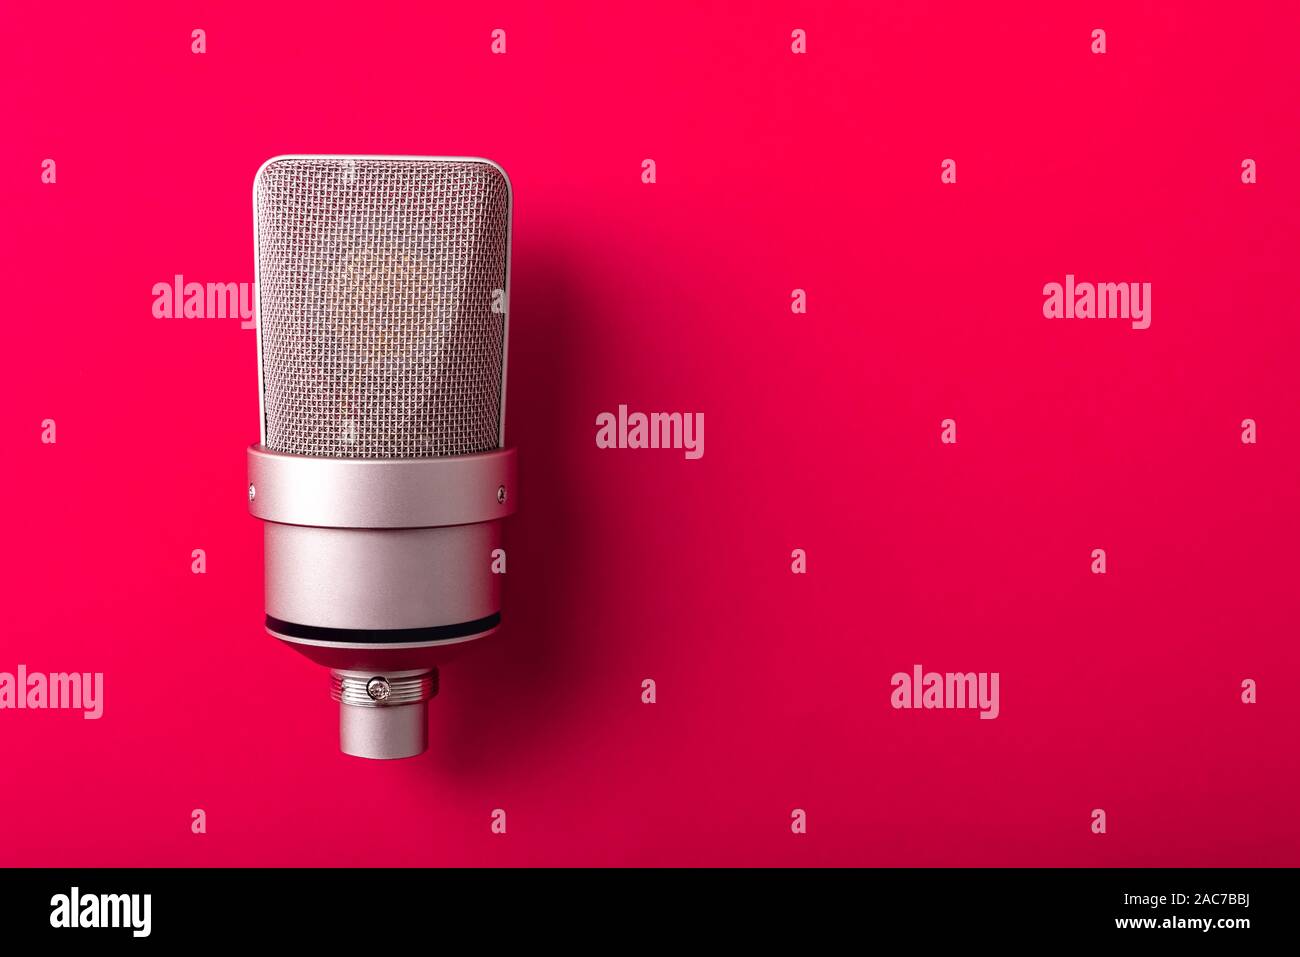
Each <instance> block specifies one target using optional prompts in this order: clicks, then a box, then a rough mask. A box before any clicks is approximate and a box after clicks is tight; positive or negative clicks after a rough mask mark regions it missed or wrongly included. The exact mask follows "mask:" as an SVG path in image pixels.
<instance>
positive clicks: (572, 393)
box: [424, 247, 594, 779]
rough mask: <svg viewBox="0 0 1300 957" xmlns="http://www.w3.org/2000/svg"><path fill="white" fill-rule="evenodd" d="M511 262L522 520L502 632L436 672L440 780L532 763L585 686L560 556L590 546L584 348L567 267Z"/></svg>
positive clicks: (514, 523)
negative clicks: (579, 453) (581, 457)
mask: <svg viewBox="0 0 1300 957" xmlns="http://www.w3.org/2000/svg"><path fill="white" fill-rule="evenodd" d="M512 259H513V260H514V262H513V263H512V270H513V272H512V276H511V290H510V326H509V344H508V349H509V351H508V356H507V383H506V429H505V436H506V444H507V445H514V446H516V447H517V448H518V449H519V484H520V488H519V511H518V512H516V513H515V514H514V515H513V516H512V517H510V518H509V519H507V520H506V526H505V550H506V580H505V582H504V598H503V604H502V615H501V618H502V625H501V628H500V629H499V630H498V631H497V633H496V634H494V635H492V636H490V637H488V638H484V639H481V640H479V641H475V642H472V643H471V644H470V645H469V646H467V647H466V649H465V651H464V653H463V654H462V655H460V656H459V657H457V658H455V660H453V661H452V662H450V663H449V664H448V665H447V666H446V667H445V668H443V669H441V672H440V676H439V677H440V681H439V684H440V686H441V688H442V691H441V692H440V693H439V694H438V695H437V696H436V697H435V698H434V699H433V701H431V702H430V706H429V751H428V754H427V755H426V757H425V759H424V760H426V761H427V762H428V767H430V768H431V769H432V770H433V771H434V773H435V774H436V775H437V776H438V777H439V778H440V779H445V778H446V777H448V776H449V775H454V776H463V777H466V778H471V777H474V776H476V775H477V774H478V773H479V772H480V771H487V772H489V773H491V774H492V775H493V776H494V777H498V776H499V775H500V773H501V771H502V769H503V768H509V767H510V766H511V765H512V764H520V763H527V762H528V755H530V754H531V755H535V754H536V753H537V752H538V751H539V750H541V749H544V748H545V744H544V741H545V739H547V737H548V735H549V732H550V729H551V728H552V721H551V715H554V714H557V713H563V712H565V711H567V710H569V709H567V708H565V707H564V706H563V700H562V699H572V697H573V696H574V695H581V694H582V693H583V689H582V687H581V683H582V682H583V681H584V680H585V677H584V675H585V670H584V669H583V668H582V667H580V666H579V662H578V659H579V656H578V654H577V650H576V647H575V644H574V637H575V624H576V623H577V622H579V621H581V620H582V612H581V608H582V606H581V605H580V602H581V601H582V592H583V586H582V582H580V581H577V580H576V576H575V575H573V574H572V572H571V571H569V570H568V569H569V568H570V567H571V566H570V563H569V562H568V561H567V560H566V557H567V555H569V554H581V551H580V550H584V549H586V548H588V547H589V543H588V539H589V538H590V534H589V531H588V529H587V528H586V527H585V525H584V521H583V510H582V508H581V507H580V505H579V503H578V502H577V501H576V500H575V495H576V492H575V490H577V489H580V488H582V487H583V483H581V482H579V481H576V479H577V476H576V475H575V474H574V473H575V472H576V468H577V466H576V463H575V461H574V455H573V454H572V451H571V450H572V449H573V448H574V447H575V439H576V437H577V436H578V435H579V434H581V429H582V424H583V420H584V413H583V411H582V405H581V401H580V398H579V396H578V395H577V393H576V388H575V386H576V384H577V383H579V382H581V381H583V378H584V367H586V366H587V365H588V364H589V363H590V362H591V361H592V360H591V356H590V355H587V354H584V347H585V348H586V349H588V350H589V347H590V343H589V342H588V343H581V342H580V341H579V340H580V335H579V328H578V321H577V319H576V318H575V317H577V316H578V315H579V311H578V310H579V309H580V308H581V306H580V304H579V303H577V302H575V301H574V297H573V293H572V290H571V288H570V285H569V284H568V283H567V282H566V275H565V271H564V264H563V263H562V262H559V261H557V260H556V259H555V258H554V256H552V255H548V254H547V251H546V249H545V247H537V248H532V249H528V248H525V249H522V250H521V249H519V248H518V247H516V249H515V250H514V251H513V254H512ZM593 421H594V420H593ZM566 450H570V451H569V452H568V453H567V454H566ZM521 755H522V758H520V756H521ZM517 758H520V760H516V759H517Z"/></svg>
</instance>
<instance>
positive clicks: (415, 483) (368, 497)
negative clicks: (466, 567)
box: [248, 445, 519, 528]
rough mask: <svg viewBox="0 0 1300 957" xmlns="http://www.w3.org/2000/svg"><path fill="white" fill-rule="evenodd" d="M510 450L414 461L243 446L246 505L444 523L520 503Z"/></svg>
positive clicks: (339, 520) (273, 516) (336, 519)
mask: <svg viewBox="0 0 1300 957" xmlns="http://www.w3.org/2000/svg"><path fill="white" fill-rule="evenodd" d="M518 468H519V467H518V456H517V455H516V453H515V450H514V449H512V448H511V449H493V450H492V451H491V452H481V453H479V454H478V455H445V456H433V457H429V458H412V459H344V458H326V457H319V456H312V455H290V454H288V453H285V452H276V451H273V450H272V449H268V448H266V447H264V446H261V445H251V446H249V448H248V486H249V487H248V510H249V511H250V512H252V513H253V515H254V516H255V517H257V518H260V519H263V520H264V521H268V522H279V523H280V524H282V525H311V526H315V527H317V528H442V527H445V526H447V525H473V524H476V523H478V522H494V521H497V520H499V519H503V518H505V517H506V516H507V515H512V514H514V512H515V510H516V509H517V508H518V504H519V495H518V487H517V486H518V484H519V483H518V481H517V479H518V474H519V473H518Z"/></svg>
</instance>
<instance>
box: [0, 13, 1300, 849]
mask: <svg viewBox="0 0 1300 957" xmlns="http://www.w3.org/2000/svg"><path fill="white" fill-rule="evenodd" d="M137 6H138V5H137ZM550 6H551V9H546V10H543V9H538V7H539V5H536V4H526V3H508V4H493V5H492V6H491V8H490V9H488V8H486V7H485V8H484V9H482V10H471V9H470V6H469V5H451V6H449V7H448V8H446V9H441V8H435V7H434V6H433V5H428V4H415V3H412V4H408V5H406V6H405V7H404V8H402V9H400V10H398V9H394V8H392V7H390V5H388V4H383V3H377V4H362V5H357V4H346V5H336V6H334V7H332V8H331V7H329V6H328V5H322V4H318V3H302V2H280V3H274V4H265V3H263V4H256V5H252V4H248V5H243V6H239V5H232V4H226V3H220V4H219V3H205V4H175V3H166V4H164V3H157V4H152V5H148V6H147V7H140V8H137V9H129V8H126V7H121V6H119V7H118V8H108V7H105V6H104V5H102V4H64V5H61V6H58V7H51V6H49V5H44V6H42V5H39V4H23V5H18V4H10V5H8V6H7V7H6V9H5V12H4V14H3V18H4V23H3V26H4V30H3V40H0V43H2V44H3V47H2V48H0V54H2V55H0V80H2V81H3V86H4V88H5V89H6V90H7V91H9V95H8V96H7V97H6V100H5V103H4V105H3V110H4V113H3V128H4V139H5V143H6V148H5V149H4V150H3V151H0V167H2V168H0V182H2V183H3V197H4V200H3V201H4V203H5V209H4V210H3V212H4V220H5V222H6V224H7V225H8V226H10V227H11V228H9V229H6V230H5V231H4V233H5V235H4V237H3V244H4V245H3V250H2V252H3V260H4V262H5V266H6V272H7V276H6V281H5V286H4V290H5V298H6V302H5V306H6V308H5V314H6V322H5V333H6V355H7V362H6V371H5V375H4V376H3V383H2V384H0V390H3V391H2V392H0V400H2V401H0V417H2V418H0V424H2V425H3V433H2V434H3V437H4V439H3V441H4V450H5V468H4V470H3V476H4V477H3V482H4V492H5V495H4V501H5V502H6V503H7V505H8V521H7V528H6V532H7V534H6V536H5V539H6V548H5V549H4V559H3V561H4V568H3V576H4V577H3V580H4V595H5V600H4V606H5V620H4V622H3V624H2V625H0V670H3V671H14V670H15V669H16V667H17V665H18V664H20V663H22V664H26V665H27V667H28V668H29V669H30V670H33V671H41V670H44V671H63V670H77V671H103V672H104V673H105V685H106V687H105V713H104V717H103V718H102V719H101V720H99V721H85V720H83V719H82V717H81V716H80V714H79V713H69V712H55V711H46V712H34V711H22V712H19V711H4V712H0V764H2V766H3V786H0V832H2V833H3V839H2V840H0V863H6V864H27V865H32V864H85V865H110V864H124V865H138V864H221V865H224V864H278V865H299V864H307V865H318V864H319V865H326V864H542V863H549V864H622V863H639V864H775V863H780V864H830V863H835V864H889V865H894V864H902V865H913V864H915V865H935V864H954V865H975V864H994V865H1010V864H1036V865H1047V864H1051V865H1057V864H1061V865H1094V864H1097V865H1100V864H1123V865H1194V864H1205V865H1227V864H1235V865H1253V864H1273V865H1280V864H1288V865H1295V864H1300V854H1298V853H1297V851H1298V850H1300V826H1298V825H1297V823H1296V820H1297V819H1296V816H1295V813H1294V809H1295V800H1296V783H1297V771H1298V768H1297V757H1296V740H1297V731H1298V730H1300V728H1298V723H1300V722H1298V716H1300V713H1298V711H1297V705H1296V701H1297V691H1300V687H1298V686H1300V654H1298V653H1297V651H1296V612H1297V597H1296V590H1295V587H1294V586H1295V582H1296V573H1297V564H1298V563H1300V559H1298V558H1297V554H1296V549H1295V540H1296V533H1297V520H1298V518H1300V509H1298V508H1297V504H1296V490H1297V480H1298V479H1300V475H1298V474H1297V473H1298V472H1300V457H1298V454H1297V449H1298V448H1300V444H1298V440H1300V435H1298V431H1300V426H1298V424H1297V414H1296V413H1297V403H1296V396H1295V383H1296V375H1295V369H1296V363H1297V355H1298V350H1297V347H1298V346H1300V335H1298V334H1297V315H1296V308H1295V303H1296V294H1295V290H1294V287H1293V280H1292V275H1291V271H1290V269H1289V268H1288V267H1289V266H1290V264H1292V263H1294V262H1295V260H1296V256H1297V252H1298V250H1297V245H1298V243H1300V239H1298V237H1300V230H1298V229H1297V225H1300V224H1298V223H1297V218H1298V216H1300V195H1297V194H1298V192H1300V190H1298V189H1297V181H1298V180H1297V177H1298V173H1300V171H1298V170H1297V157H1298V156H1300V125H1298V124H1297V123H1296V114H1295V104H1296V92H1297V84H1296V73H1295V50H1296V44H1297V38H1298V31H1297V27H1298V26H1300V13H1297V9H1298V8H1297V7H1296V5H1295V4H1294V3H1264V4H1256V5H1251V6H1250V7H1248V8H1246V7H1240V6H1233V5H1228V4H1205V3H1173V2H1169V3H1133V2H1123V3H1054V4H1050V5H1042V4H1025V5H1023V6H1015V7H1004V8H1003V9H1001V10H988V9H980V8H979V6H980V5H969V4H958V3H928V4H896V5H889V6H888V8H885V9H867V10H863V9H861V8H860V5H858V4H848V3H842V4H834V5H817V6H816V8H808V9H801V8H800V7H799V6H798V5H795V4H777V3H763V4H753V3H735V4H730V5H705V6H701V5H698V4H694V3H691V4H686V3H682V4H676V5H672V4H651V5H640V6H636V7H634V8H629V9H628V11H627V12H625V13H623V12H619V11H618V9H617V7H611V6H610V5H608V4H588V5H585V6H581V7H578V6H560V5H550ZM196 27H197V28H202V29H205V30H206V31H207V42H208V52H207V53H206V54H205V55H202V56H198V55H194V54H192V53H191V52H190V31H191V30H192V29H194V28H196ZM498 27H500V28H503V29H505V30H506V31H507V36H508V53H507V54H506V55H505V56H494V55H492V54H491V53H490V50H489V43H490V32H491V31H492V30H493V29H494V28H498ZM794 28H803V29H805V30H807V31H808V47H809V52H808V54H807V55H806V56H795V55H793V54H792V53H791V52H790V31H791V30H792V29H794ZM1094 28H1103V29H1105V30H1106V31H1107V42H1108V52H1107V53H1106V54H1105V55H1094V54H1092V53H1091V52H1090V44H1091V39H1090V34H1091V31H1092V30H1093V29H1094ZM311 152H321V153H379V154H416V155H428V154H433V155H448V154H452V155H454V154H469V155H483V156H488V157H491V158H493V159H495V160H497V161H498V162H500V163H501V164H502V165H503V166H504V167H505V168H506V169H507V170H508V171H509V173H510V175H511V177H512V180H513V183H514V189H515V222H514V250H513V275H512V284H513V290H512V302H511V307H512V310H511V341H510V382H509V409H508V416H507V429H506V431H507V439H508V441H510V442H511V443H513V444H516V445H517V446H518V447H519V449H520V451H521V456H522V469H523V487H522V494H521V498H520V501H521V507H522V511H521V512H520V514H519V515H518V516H516V517H515V518H514V519H512V520H511V521H510V523H509V525H508V528H507V543H508V549H509V575H508V579H507V583H506V605H505V620H506V625H505V627H504V628H503V629H502V631H501V632H500V633H499V634H498V635H496V636H495V637H493V638H492V639H489V640H488V641H487V642H484V643H483V644H481V645H480V646H479V647H477V648H476V649H474V650H473V652H472V653H467V654H466V655H465V656H464V657H462V658H461V659H460V660H459V661H457V662H456V663H454V664H453V665H450V666H448V667H447V668H446V669H445V670H444V672H443V675H442V689H443V690H442V692H441V694H440V695H439V697H438V698H437V699H436V700H435V702H434V703H433V706H432V720H431V742H432V743H431V748H430V751H429V753H428V754H427V755H425V756H424V757H422V758H420V759H416V760H411V761H403V762H393V763H368V762H364V761H359V760H356V759H351V758H348V757H345V756H343V755H341V754H339V753H338V752H337V750H336V749H337V736H336V728H335V722H336V718H335V708H336V706H335V705H334V704H333V703H332V702H331V701H330V700H329V698H328V694H327V677H326V673H325V671H324V670H323V669H320V668H318V667H316V666H314V665H311V664H310V663H308V662H307V661H306V660H305V659H302V658H300V657H299V656H297V655H296V654H294V653H292V652H291V651H289V650H287V649H285V648H283V647H280V646H279V645H278V644H277V643H276V642H275V641H273V640H272V639H271V638H269V637H268V636H266V635H265V634H264V633H263V631H262V628H261V616H262V614H263V606H262V601H261V587H262V565H261V528H260V525H259V523H258V522H256V521H255V520H253V519H252V518H250V517H249V516H248V514H247V505H246V501H245V475H244V469H245V464H244V448H245V446H246V445H247V444H248V443H249V442H251V441H254V440H255V439H256V438H257V394H256V374H255V359H254V334H253V333H252V332H251V331H247V330H243V329H241V328H240V324H239V321H238V320H235V319H228V320H185V319H176V320H164V319H155V318H154V317H153V316H152V314H151V305H152V294H151V288H152V286H153V284H154V283H156V282H168V281H170V280H171V277H172V276H173V275H174V274H176V273H182V274H184V275H185V277H186V278H187V280H193V281H198V282H235V281H242V282H250V281H252V278H253V259H252V224H251V201H250V191H251V184H252V178H253V174H254V172H255V171H256V169H257V167H258V166H259V165H260V164H261V163H262V161H263V160H265V159H267V158H268V157H270V156H273V155H276V154H280V153H311ZM47 157H48V158H53V159H55V160H56V162H57V164H58V166H57V170H58V180H57V183H56V184H55V185H45V184H42V183H41V181H40V164H41V161H42V160H43V159H45V158H47ZM1247 157H1249V158H1252V159H1254V160H1256V161H1257V163H1258V169H1259V182H1258V183H1257V184H1256V185H1244V184H1243V183H1242V182H1241V178H1240V172H1241V161H1242V160H1243V159H1244V158H1247ZM645 158H653V159H654V160H656V162H657V164H658V182H657V183H656V184H654V185H652V186H648V185H644V184H642V183H641V181H640V172H641V161H642V160H643V159H645ZM945 158H953V159H955V160H956V161H957V166H958V182H957V184H956V185H943V184H941V183H940V163H941V162H942V160H943V159H945ZM1067 272H1072V273H1074V274H1076V275H1077V276H1078V277H1079V279H1080V280H1090V281H1137V282H1142V281H1145V282H1151V283H1152V285H1153V290H1152V307H1153V312H1152V325H1151V328H1150V329H1148V330H1145V331H1136V330H1133V329H1131V328H1130V327H1129V324H1128V323H1126V322H1120V321H1107V322H1103V321H1095V322H1088V321H1064V320H1060V321H1053V320H1048V319H1045V318H1044V317H1043V315H1042V301H1043V297H1042V287H1043V284H1044V283H1046V282H1051V281H1055V282H1062V281H1063V280H1064V276H1065V274H1066V273H1067ZM795 288H803V289H806V290H807V291H808V301H809V312H808V314H807V315H806V316H797V315H792V314H791V311H790V306H789V303H790V292H791V290H792V289H795ZM619 403H627V404H628V405H629V406H630V407H631V408H632V409H634V410H642V411H647V412H649V411H658V410H665V411H702V412H704V413H705V418H706V432H705V438H706V451H705V455H704V458H703V459H701V460H699V461H687V460H686V459H685V458H684V457H683V456H682V454H681V453H680V452H673V451H602V450H598V449H597V448H596V445H595V441H594V436H595V428H594V421H595V416H596V415H597V414H598V413H599V412H602V411H613V410H615V409H616V408H617V406H618V404H619ZM947 417H952V418H954V419H956V421H957V423H958V439H959V441H958V444H957V445H956V446H946V445H941V444H940V442H939V432H940V427H939V423H940V421H941V420H942V419H944V418H947ZM1246 417H1250V418H1254V419H1255V420H1256V421H1257V422H1258V423H1259V442H1258V444H1257V445H1253V446H1252V445H1244V444H1243V443H1242V442H1241V440H1240V432H1241V430H1240V423H1241V420H1242V419H1243V418H1246ZM45 418H53V419H55V420H56V421H57V423H58V425H57V428H58V442H57V444H56V445H52V446H51V445H43V444H41V442H40V432H41V426H40V423H41V420H42V419H45ZM194 548H203V549H205V550H206V551H207V556H208V572H207V574H206V575H194V574H191V572H190V562H191V558H190V553H191V550H192V549H194ZM793 548H804V549H806V550H807V552H808V562H809V565H808V569H809V570H808V574H807V575H806V576H797V575H792V574H791V572H790V552H791V550H792V549H793ZM1094 548H1105V549H1106V550H1107V553H1108V564H1109V572H1108V574H1106V575H1105V576H1099V575H1093V574H1091V573H1090V571H1089V566H1090V562H1091V552H1092V549H1094ZM917 663H920V664H922V665H924V666H925V668H926V669H927V670H928V669H934V670H938V671H951V670H960V671H966V670H974V671H997V672H999V673H1000V674H1001V692H1002V693H1001V712H1002V713H1001V716H1000V717H999V718H998V719H997V720H995V721H987V720H985V721H981V720H978V719H977V718H976V717H975V713H974V712H969V711H919V712H918V711H895V710H893V709H892V708H891V707H890V705H889V692H890V687H889V679H890V676H891V675H892V674H893V673H894V672H896V671H910V669H911V667H912V665H914V664H917ZM647 677H650V678H654V679H655V680H656V681H657V682H658V703H657V704H655V705H653V706H649V705H644V704H642V703H641V700H640V692H641V681H642V679H644V678H647ZM1245 678H1252V679H1254V680H1256V681H1257V682H1258V686H1259V703H1258V704H1256V705H1245V704H1243V703H1242V702H1241V701H1240V686H1241V682H1242V680H1243V679H1245ZM194 808H202V809H204V810H205V811H206V812H207V815H208V833H206V834H203V835H195V834H192V833H191V830H190V820H191V818H190V815H191V810H192V809H194ZM494 808H503V809H505V810H506V811H507V814H508V833H507V834H506V835H504V836H500V835H493V834H491V833H490V829H489V825H490V814H491V812H492V810H493V809H494ZM794 808H803V809H805V810H806V811H807V812H808V833H807V834H806V835H795V834H792V833H791V829H790V814H791V811H792V809H794ZM1093 808H1103V809H1105V810H1106V812H1107V815H1108V833H1106V834H1105V835H1095V834H1093V833H1092V832H1091V830H1090V823H1091V818H1090V814H1091V811H1092V809H1093Z"/></svg>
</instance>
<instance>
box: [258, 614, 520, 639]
mask: <svg viewBox="0 0 1300 957" xmlns="http://www.w3.org/2000/svg"><path fill="white" fill-rule="evenodd" d="M499 624H501V612H499V611H498V612H493V613H492V614H490V615H488V616H487V617H486V618H480V619H478V620H477V621H463V622H461V623H460V624H457V625H438V626H436V627H433V628H321V627H318V626H316V625H299V624H297V623H295V622H292V621H281V620H280V619H279V618H272V617H271V616H270V615H267V616H266V627H267V628H268V629H270V630H271V631H273V632H275V633H276V634H277V635H284V636H285V637H286V638H302V639H304V640H306V641H336V642H339V643H341V644H362V643H364V644H375V645H385V644H398V643H405V642H416V641H450V640H451V639H453V638H464V637H466V636H468V635H477V634H478V633H479V632H483V631H487V630H489V629H491V628H495V627H496V626H497V625H499Z"/></svg>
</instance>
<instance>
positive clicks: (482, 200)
mask: <svg viewBox="0 0 1300 957" xmlns="http://www.w3.org/2000/svg"><path fill="white" fill-rule="evenodd" d="M510 213H511V190H510V181H509V180H508V179H507V177H506V174H505V172H504V170H502V169H501V168H500V167H499V166H497V165H496V164H495V163H492V162H490V161H488V160H483V159H473V158H450V157H376V156H354V157H346V156H278V157H275V158H274V159H271V160H268V161H267V162H266V163H264V164H263V165H262V168H261V169H260V170H258V172H257V176H256V178H255V179H254V182H253V223H254V226H253V232H254V248H255V257H256V262H257V276H256V278H257V355H258V385H259V396H260V400H261V401H260V409H261V419H262V431H261V442H260V443H259V444H258V445H254V446H251V447H250V448H249V450H248V482H249V485H248V501H249V510H250V511H251V512H252V514H253V515H254V516H255V517H257V518H259V519H261V520H262V521H263V522H264V523H265V525H264V529H265V554H266V630H267V631H268V632H269V633H270V634H271V635H273V636H274V637H276V638H278V639H280V640H281V641H284V642H287V643H288V644H290V645H291V646H292V647H294V648H296V649H297V650H298V651H300V652H301V653H302V654H304V655H306V656H307V657H308V658H310V659H312V660H313V661H315V662H317V663H319V664H322V665H325V666H327V667H329V668H330V669H331V671H330V676H331V689H332V696H333V698H334V699H335V700H336V701H338V702H339V732H340V747H341V748H342V750H343V751H344V752H345V753H347V754H353V755H357V756H359V757H367V758H403V757H411V756H413V755H417V754H420V753H421V752H423V751H424V750H425V748H426V747H427V746H428V701H429V699H430V698H431V697H432V696H433V695H434V694H436V693H437V690H438V666H439V665H441V664H442V663H444V662H445V661H446V660H447V659H448V658H449V657H451V656H452V655H453V654H454V653H455V652H456V651H458V650H460V649H462V648H463V647H464V646H465V645H466V643H467V642H470V641H473V640H475V639H478V638H482V637H484V636H486V635H489V634H491V633H492V632H493V631H495V630H496V629H497V627H498V625H499V624H500V621H501V576H500V575H499V574H497V572H498V571H503V570H504V551H502V532H501V523H502V519H504V518H505V517H506V516H507V515H510V514H512V513H513V512H514V511H515V508H516V504H517V501H518V490H517V488H516V484H517V483H516V474H517V465H516V456H515V451H514V449H507V448H505V447H504V429H505V377H506V329H507V322H506V316H507V304H508V303H509V299H510V296H509V288H510Z"/></svg>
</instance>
